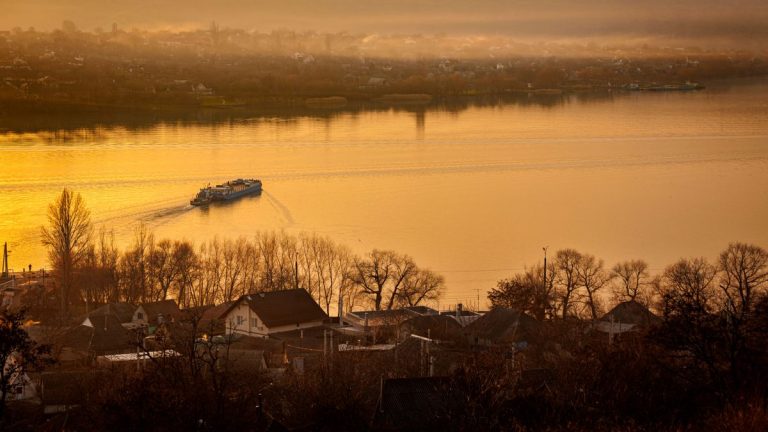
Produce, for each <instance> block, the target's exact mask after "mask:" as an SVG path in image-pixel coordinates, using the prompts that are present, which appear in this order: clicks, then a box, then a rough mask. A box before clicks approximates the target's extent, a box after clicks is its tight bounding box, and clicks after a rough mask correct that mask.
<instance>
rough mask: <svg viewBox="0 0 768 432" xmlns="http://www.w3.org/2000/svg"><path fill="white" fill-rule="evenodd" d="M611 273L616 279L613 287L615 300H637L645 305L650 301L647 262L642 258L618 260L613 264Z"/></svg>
mask: <svg viewBox="0 0 768 432" xmlns="http://www.w3.org/2000/svg"><path fill="white" fill-rule="evenodd" d="M611 275H612V276H613V277H614V278H615V279H616V280H617V281H618V284H617V286H616V287H615V289H614V297H615V298H616V300H617V301H619V302H624V301H639V302H640V303H642V304H644V305H646V306H647V305H648V304H649V303H650V299H649V298H648V295H647V294H648V289H647V288H648V280H649V278H650V274H649V273H648V263H646V262H645V261H643V260H632V261H624V262H620V263H618V264H616V265H615V266H613V269H611Z"/></svg>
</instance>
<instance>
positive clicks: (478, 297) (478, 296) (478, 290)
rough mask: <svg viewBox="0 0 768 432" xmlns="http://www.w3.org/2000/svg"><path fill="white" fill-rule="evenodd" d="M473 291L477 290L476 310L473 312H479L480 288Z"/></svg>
mask: <svg viewBox="0 0 768 432" xmlns="http://www.w3.org/2000/svg"><path fill="white" fill-rule="evenodd" d="M475 291H477V310H476V311H475V312H480V288H475Z"/></svg>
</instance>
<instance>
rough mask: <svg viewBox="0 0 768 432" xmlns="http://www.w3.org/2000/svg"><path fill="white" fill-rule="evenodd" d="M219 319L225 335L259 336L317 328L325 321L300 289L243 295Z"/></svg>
mask: <svg viewBox="0 0 768 432" xmlns="http://www.w3.org/2000/svg"><path fill="white" fill-rule="evenodd" d="M222 316H223V319H224V323H225V326H226V333H227V334H232V333H237V334H244V335H248V336H261V337H267V336H269V335H270V334H274V333H281V332H288V331H291V330H301V329H306V328H313V327H320V326H322V325H323V322H324V320H325V319H326V318H328V316H327V315H326V314H325V312H324V311H323V309H322V308H321V307H320V305H318V304H317V302H315V300H314V299H313V298H312V296H310V295H309V293H308V292H307V291H306V290H304V289H301V288H300V289H292V290H285V291H272V292H262V293H256V294H246V295H243V296H241V297H240V298H239V299H237V301H235V303H233V304H232V305H231V306H230V307H229V309H227V310H226V312H224V314H223V315H222Z"/></svg>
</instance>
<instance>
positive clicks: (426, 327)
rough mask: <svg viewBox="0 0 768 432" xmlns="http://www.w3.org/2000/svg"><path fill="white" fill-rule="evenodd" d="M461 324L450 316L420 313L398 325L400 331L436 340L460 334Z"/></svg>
mask: <svg viewBox="0 0 768 432" xmlns="http://www.w3.org/2000/svg"><path fill="white" fill-rule="evenodd" d="M461 329H462V327H461V324H459V322H458V321H456V319H455V318H454V317H452V316H445V315H422V316H417V317H413V318H411V319H409V320H408V321H405V322H404V323H402V324H401V325H400V332H401V334H402V333H403V332H408V333H411V334H416V335H419V336H424V337H427V335H429V337H431V338H432V339H438V340H450V339H453V338H454V337H458V336H460V335H461Z"/></svg>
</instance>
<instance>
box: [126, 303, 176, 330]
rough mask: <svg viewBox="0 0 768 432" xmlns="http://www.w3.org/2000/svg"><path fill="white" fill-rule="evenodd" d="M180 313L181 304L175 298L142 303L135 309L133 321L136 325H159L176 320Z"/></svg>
mask: <svg viewBox="0 0 768 432" xmlns="http://www.w3.org/2000/svg"><path fill="white" fill-rule="evenodd" d="M180 314H181V311H180V310H179V306H178V305H177V304H176V302H175V301H174V300H161V301H158V302H152V303H142V304H141V305H139V307H138V308H136V310H135V311H134V313H133V318H132V319H131V322H133V324H136V325H149V326H157V325H158V324H163V323H166V322H172V321H175V320H176V319H177V318H178V317H179V315H180Z"/></svg>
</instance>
